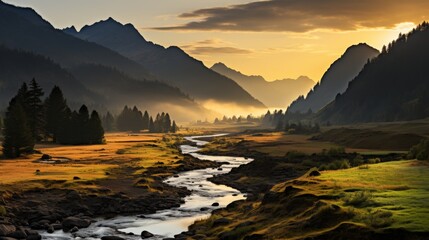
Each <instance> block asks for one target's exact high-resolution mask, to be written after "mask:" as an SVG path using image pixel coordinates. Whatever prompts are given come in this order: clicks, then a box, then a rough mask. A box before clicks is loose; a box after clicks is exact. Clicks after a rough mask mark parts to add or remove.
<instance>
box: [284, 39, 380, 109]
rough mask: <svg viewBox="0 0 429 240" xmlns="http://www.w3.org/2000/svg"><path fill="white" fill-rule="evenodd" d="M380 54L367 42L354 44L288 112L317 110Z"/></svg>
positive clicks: (344, 89) (343, 88)
mask: <svg viewBox="0 0 429 240" xmlns="http://www.w3.org/2000/svg"><path fill="white" fill-rule="evenodd" d="M378 54H379V52H378V50H376V49H374V48H372V47H370V46H368V45H367V44H365V43H361V44H358V45H353V46H351V47H349V48H348V49H347V50H346V52H345V53H344V54H343V55H342V56H341V57H340V58H339V59H338V60H336V61H335V62H334V63H333V64H332V65H331V66H330V67H329V69H328V70H327V71H326V72H325V74H324V75H323V77H322V79H321V80H320V82H319V83H317V84H316V86H314V88H313V89H312V90H311V91H310V92H309V93H308V94H307V96H306V97H305V98H304V96H300V97H299V98H298V99H297V100H295V101H294V102H293V103H292V104H291V105H290V106H289V108H288V110H287V111H288V112H301V113H306V112H308V111H309V110H310V109H311V110H312V111H313V112H317V111H319V110H320V109H322V108H323V107H325V106H326V105H327V104H329V103H330V102H331V101H333V100H334V99H335V96H336V95H337V94H338V93H343V92H344V91H346V89H347V86H348V83H349V82H350V81H351V80H352V79H353V78H354V77H356V76H357V75H358V74H359V72H360V71H361V70H362V67H363V66H364V65H365V63H366V62H367V61H368V59H372V58H374V57H376V56H377V55H378Z"/></svg>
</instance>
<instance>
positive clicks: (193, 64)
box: [65, 18, 264, 107]
mask: <svg viewBox="0 0 429 240" xmlns="http://www.w3.org/2000/svg"><path fill="white" fill-rule="evenodd" d="M65 32H67V33H69V34H72V35H73V36H76V37H79V38H81V39H84V40H87V41H89V42H95V43H98V44H100V45H103V46H105V47H108V48H110V49H113V50H115V51H117V52H119V53H121V54H123V55H124V56H127V57H129V58H130V59H133V60H135V61H137V62H139V63H140V64H142V65H143V66H145V67H147V68H148V69H149V71H151V72H152V73H153V74H155V75H156V76H158V77H159V78H160V79H162V81H164V82H167V83H168V84H171V85H172V86H177V87H179V88H180V89H181V90H183V91H184V92H185V93H188V94H190V95H191V96H193V97H195V98H196V99H198V100H200V101H205V100H215V101H218V102H223V103H232V104H237V105H246V106H253V107H264V106H263V104H262V103H261V102H259V101H258V100H256V99H254V98H253V97H252V96H251V95H250V94H249V93H247V92H246V91H245V90H243V89H242V88H241V87H240V86H239V85H238V84H236V83H235V82H234V81H232V80H231V79H229V78H227V77H225V76H222V75H220V74H218V73H216V72H214V71H212V70H210V69H208V68H207V67H205V66H204V64H203V63H202V62H200V61H198V60H196V59H194V58H192V57H190V56H189V55H188V54H186V53H185V52H184V51H182V50H181V49H180V48H178V47H169V48H164V47H162V46H160V45H157V44H154V43H152V42H148V41H146V40H145V39H144V38H143V37H142V36H141V35H140V33H139V32H138V31H137V30H136V29H135V28H134V26H133V25H131V24H126V25H122V24H121V23H119V22H116V21H115V20H113V19H112V18H109V19H107V20H105V21H100V22H97V23H95V24H93V25H91V26H85V27H83V28H82V29H81V30H80V31H79V32H78V33H73V29H71V28H69V29H67V30H66V31H65Z"/></svg>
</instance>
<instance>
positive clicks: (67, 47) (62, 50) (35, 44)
mask: <svg viewBox="0 0 429 240" xmlns="http://www.w3.org/2000/svg"><path fill="white" fill-rule="evenodd" d="M0 44H3V45H5V46H7V47H10V48H17V49H23V50H27V51H32V52H35V53H38V54H42V55H44V56H48V57H49V58H52V59H53V60H54V61H55V62H58V63H60V64H61V65H62V66H64V67H72V66H76V65H79V64H86V63H97V64H103V65H106V66H111V67H115V68H117V69H119V70H121V71H124V72H126V73H127V74H130V75H132V76H133V77H135V78H137V79H153V76H151V74H149V73H148V71H147V70H145V69H144V67H142V66H141V65H140V64H138V63H136V62H134V61H132V60H130V59H128V58H126V57H124V56H122V55H120V54H118V53H116V52H114V51H112V50H110V49H108V48H105V47H102V46H100V45H97V44H95V43H90V42H87V41H82V40H81V39H78V38H75V37H72V36H70V35H69V34H65V33H64V32H62V31H61V30H57V29H55V28H53V27H52V26H51V25H50V24H49V23H48V22H46V21H45V20H44V19H43V18H42V17H40V16H39V15H38V14H37V13H36V12H35V11H34V10H32V9H29V8H21V7H15V6H12V5H9V4H6V3H4V2H0Z"/></svg>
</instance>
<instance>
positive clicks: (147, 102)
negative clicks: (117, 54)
mask: <svg viewBox="0 0 429 240" xmlns="http://www.w3.org/2000/svg"><path fill="white" fill-rule="evenodd" d="M70 71H71V73H72V74H73V75H74V76H76V78H77V79H79V80H81V81H82V82H83V83H85V86H87V87H88V88H89V89H91V90H92V91H94V92H95V93H97V94H98V95H101V96H108V98H107V99H106V100H105V105H107V106H109V108H110V109H112V110H114V111H115V112H119V110H121V109H122V108H123V107H124V105H126V104H128V105H129V106H134V105H136V106H137V107H138V108H139V109H145V110H148V111H149V112H151V113H153V114H155V113H157V112H162V111H163V112H167V111H168V112H169V113H170V114H171V115H172V116H174V119H175V120H177V121H180V122H183V121H186V122H188V121H193V120H195V119H201V117H202V116H205V117H213V116H214V114H213V113H212V112H210V111H208V110H207V109H205V108H203V107H201V106H200V105H199V104H197V103H196V102H195V101H193V100H192V99H190V98H189V97H188V96H186V95H185V94H184V93H182V92H181V91H180V89H178V88H174V87H171V86H169V85H166V84H165V83H162V82H157V81H140V80H137V79H133V78H131V77H129V76H127V75H125V74H124V73H122V72H120V71H118V70H116V69H114V68H111V67H106V66H102V65H94V64H87V65H80V66H78V67H75V68H72V69H70ZM100 82H103V84H100Z"/></svg>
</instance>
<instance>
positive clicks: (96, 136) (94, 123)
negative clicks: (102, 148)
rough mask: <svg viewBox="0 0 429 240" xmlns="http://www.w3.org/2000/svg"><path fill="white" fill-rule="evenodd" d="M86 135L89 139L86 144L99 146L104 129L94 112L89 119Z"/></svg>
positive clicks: (102, 138)
mask: <svg viewBox="0 0 429 240" xmlns="http://www.w3.org/2000/svg"><path fill="white" fill-rule="evenodd" d="M88 133H89V134H88V135H89V138H88V139H86V140H88V141H87V143H90V144H100V143H103V140H104V129H103V126H102V124H101V120H100V117H99V115H98V113H97V112H96V111H92V113H91V118H90V119H89V123H88Z"/></svg>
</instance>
